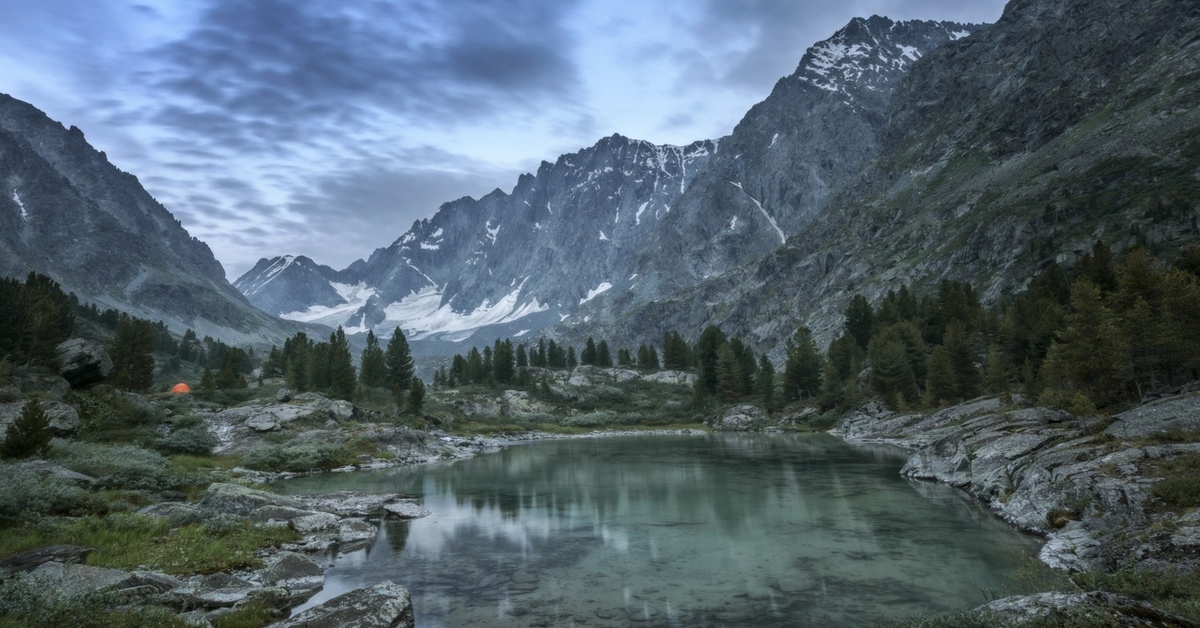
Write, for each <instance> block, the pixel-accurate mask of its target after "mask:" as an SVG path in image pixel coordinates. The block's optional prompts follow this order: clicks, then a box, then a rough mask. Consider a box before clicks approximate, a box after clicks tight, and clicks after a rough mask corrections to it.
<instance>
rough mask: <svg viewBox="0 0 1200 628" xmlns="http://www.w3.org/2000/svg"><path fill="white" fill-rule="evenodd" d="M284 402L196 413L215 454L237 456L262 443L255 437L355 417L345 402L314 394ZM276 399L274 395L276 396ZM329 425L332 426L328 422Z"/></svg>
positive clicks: (291, 398) (261, 401)
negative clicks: (205, 422)
mask: <svg viewBox="0 0 1200 628" xmlns="http://www.w3.org/2000/svg"><path fill="white" fill-rule="evenodd" d="M286 397H287V399H288V400H287V401H270V400H259V401H254V402H252V403H248V404H246V405H242V406H238V407H235V408H229V409H227V410H222V411H220V412H213V413H208V414H200V416H204V417H205V418H206V419H207V420H208V423H209V426H210V429H211V430H212V432H213V433H214V434H215V435H216V436H217V441H218V444H217V446H216V448H215V449H214V451H215V452H217V453H237V452H243V451H246V450H249V449H252V448H254V447H257V446H260V445H262V444H265V441H263V440H262V439H261V438H259V437H257V435H258V434H263V433H268V432H278V431H281V430H285V429H288V428H291V427H295V426H307V427H310V428H311V427H314V426H317V425H320V426H326V425H332V426H333V427H336V426H337V424H338V422H341V421H346V420H349V419H352V418H354V417H355V416H357V413H358V409H357V408H356V407H355V406H354V404H352V403H350V402H349V401H344V400H341V399H329V398H328V397H324V396H322V395H319V394H317V393H301V394H299V395H295V396H291V395H290V391H289V395H287V396H286ZM277 398H278V395H277ZM330 422H332V423H330Z"/></svg>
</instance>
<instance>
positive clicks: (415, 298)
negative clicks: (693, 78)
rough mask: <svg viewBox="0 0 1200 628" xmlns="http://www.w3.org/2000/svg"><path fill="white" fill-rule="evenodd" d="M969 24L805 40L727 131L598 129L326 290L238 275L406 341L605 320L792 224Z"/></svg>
mask: <svg viewBox="0 0 1200 628" xmlns="http://www.w3.org/2000/svg"><path fill="white" fill-rule="evenodd" d="M977 29H978V27H976V26H971V25H962V24H952V23H944V22H917V21H913V22H893V21H892V20H889V19H886V18H880V17H873V18H870V19H856V20H854V21H852V22H851V23H850V24H849V25H847V26H846V27H845V28H843V29H842V30H840V31H838V32H837V33H836V34H835V35H834V36H833V37H831V38H830V39H828V40H826V41H824V42H820V43H818V44H816V45H814V46H813V47H812V48H811V49H809V51H808V52H807V53H806V54H805V56H804V58H803V59H802V61H801V63H800V65H799V66H798V68H797V70H796V71H795V72H794V73H793V74H792V75H790V76H788V77H785V78H783V79H781V80H780V81H779V83H778V84H777V85H776V86H775V89H774V90H773V92H772V93H771V95H770V96H769V97H768V98H767V99H766V100H764V101H763V102H762V103H760V104H758V105H757V106H755V107H754V109H752V110H751V111H750V112H749V113H748V114H747V115H746V117H745V119H744V120H743V121H742V122H741V123H740V124H739V125H738V126H737V128H736V129H734V131H733V133H732V134H731V135H730V136H729V137H727V138H723V139H720V140H713V141H699V142H694V143H692V144H689V145H687V146H658V145H653V144H650V143H648V142H643V141H639V140H633V139H629V138H625V137H622V136H619V135H614V136H611V137H608V138H604V139H602V140H600V141H599V142H597V143H596V144H595V145H594V146H592V147H590V148H586V149H583V150H581V151H579V152H577V153H573V154H569V155H563V156H561V157H559V158H558V159H557V160H556V161H555V162H554V163H549V162H543V164H542V165H541V167H540V168H539V169H538V170H537V172H536V173H534V174H530V175H525V176H523V177H521V178H520V180H519V181H518V182H517V184H516V186H515V187H514V188H513V190H512V192H511V193H509V194H505V193H504V192H501V191H499V190H497V191H495V192H493V193H491V194H489V195H487V196H484V197H483V198H480V199H478V200H476V199H471V198H464V199H459V200H457V201H453V202H450V203H446V204H444V205H443V206H442V207H441V208H440V209H439V210H438V212H437V213H436V214H435V215H434V216H433V217H431V218H429V219H428V220H421V221H418V222H417V223H415V224H414V225H413V226H412V228H411V229H410V230H409V231H408V232H407V233H405V234H403V235H402V236H401V237H400V238H398V239H397V240H396V241H395V242H394V243H393V244H392V245H391V246H389V247H387V248H385V249H380V250H377V251H375V252H374V253H373V254H372V255H371V256H370V257H369V258H368V259H367V260H366V261H365V262H363V263H356V264H355V265H353V266H351V267H350V268H348V269H346V270H344V271H340V272H338V273H337V278H327V279H326V282H327V284H328V285H327V286H326V287H324V288H320V287H318V286H315V284H314V281H316V282H317V283H320V281H319V280H317V279H315V278H316V277H317V276H318V275H319V273H318V274H314V273H306V274H304V275H303V276H301V275H300V274H299V271H295V272H292V271H287V272H278V273H275V270H277V269H278V266H277V264H278V262H277V260H263V262H261V263H260V264H259V266H258V267H256V268H255V269H254V270H252V271H251V272H250V273H247V275H245V276H243V277H242V278H240V279H239V280H238V282H237V285H238V286H239V287H240V288H242V289H243V291H244V292H245V294H246V295H247V296H248V297H249V298H250V300H251V302H253V303H255V304H256V305H258V306H259V307H261V308H263V309H265V310H266V311H268V312H270V313H272V314H281V315H283V316H285V317H288V318H293V319H296V320H305V321H312V322H322V323H325V324H329V325H333V324H345V325H347V326H348V328H349V329H350V330H351V331H356V332H362V331H365V330H366V329H367V328H374V329H376V331H377V332H378V331H387V332H390V330H391V328H392V327H393V326H395V325H399V326H401V327H403V328H404V329H405V330H406V331H408V332H409V333H410V336H412V337H414V338H415V339H418V340H420V339H443V340H459V341H461V340H465V339H468V338H470V337H471V336H472V335H473V334H479V335H480V336H479V338H478V340H482V341H488V342H490V340H491V339H492V338H494V337H496V336H504V335H520V334H524V333H535V332H538V331H539V330H544V329H546V328H549V327H551V326H555V325H558V324H560V323H564V321H565V323H564V325H565V327H563V328H562V329H563V330H564V332H563V333H568V334H569V333H570V330H571V329H572V325H590V324H593V323H602V322H603V321H611V320H612V319H613V318H614V317H615V316H618V315H620V314H622V313H624V312H626V311H628V310H629V309H630V308H632V307H635V306H636V305H638V304H643V303H649V302H654V301H656V300H660V299H664V298H667V297H669V296H671V295H672V294H674V293H675V292H677V291H679V290H681V289H686V288H689V287H691V286H693V285H695V284H696V283H697V282H699V281H703V280H704V279H706V278H709V277H713V276H717V275H720V274H721V273H725V272H728V271H730V270H731V269H734V268H736V267H738V266H739V265H741V264H744V263H746V262H747V261H750V260H753V259H756V258H758V257H760V256H762V255H765V254H767V253H769V252H771V251H773V250H775V249H776V248H778V247H779V246H780V245H781V244H782V243H784V242H785V241H786V239H787V237H788V236H790V235H793V234H796V233H798V232H800V231H801V230H803V229H804V228H805V227H806V226H807V225H808V224H810V223H811V222H812V221H813V220H814V218H815V217H817V216H819V215H820V213H821V211H822V208H823V207H824V205H825V203H826V202H827V201H828V200H829V198H830V196H831V194H832V193H833V191H834V190H836V189H837V188H838V187H839V186H840V185H842V184H843V183H844V182H846V181H847V180H849V178H850V177H852V176H854V175H855V174H857V173H858V172H860V171H861V169H862V168H863V166H864V165H865V164H866V163H867V162H868V160H869V158H870V157H871V156H873V155H874V154H876V152H877V151H878V146H879V139H880V134H881V132H882V130H883V128H884V126H885V123H886V119H887V116H886V111H887V107H888V103H889V102H890V101H891V95H892V92H893V91H894V89H895V88H896V86H897V85H899V83H900V81H901V79H902V78H903V77H904V76H905V74H906V73H907V72H908V70H909V69H910V68H911V67H912V66H913V64H914V63H915V62H916V60H917V59H919V58H921V57H922V56H923V55H925V54H927V53H928V52H930V51H931V50H934V49H936V48H937V47H938V46H941V45H943V44H945V43H946V42H949V41H954V40H956V39H960V38H962V37H965V36H967V35H968V34H970V33H971V32H974V31H975V30H977ZM310 266H315V265H306V266H304V268H309V267H310ZM291 268H293V269H294V268H296V267H291ZM325 275H329V273H325ZM321 276H324V275H321ZM334 284H338V285H334ZM334 293H337V294H339V295H341V298H340V299H336V298H333V297H332V296H331V295H332V294H334ZM285 295H287V296H285ZM289 308H291V309H289Z"/></svg>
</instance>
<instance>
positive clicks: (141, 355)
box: [108, 317, 154, 391]
mask: <svg viewBox="0 0 1200 628" xmlns="http://www.w3.org/2000/svg"><path fill="white" fill-rule="evenodd" d="M109 357H111V358H112V363H113V367H112V371H110V372H109V374H108V381H109V382H110V383H111V384H112V385H113V386H116V387H117V388H121V389H123V390H133V391H143V390H149V389H150V386H152V385H153V384H154V326H153V325H152V324H151V323H150V321H147V320H143V319H140V318H131V317H125V318H123V319H122V320H121V322H120V324H118V325H117V329H116V331H115V332H114V333H113V338H112V342H111V344H110V345H109Z"/></svg>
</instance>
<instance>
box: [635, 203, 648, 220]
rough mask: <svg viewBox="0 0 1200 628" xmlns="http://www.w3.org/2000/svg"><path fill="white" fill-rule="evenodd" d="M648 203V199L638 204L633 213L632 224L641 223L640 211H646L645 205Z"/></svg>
mask: <svg viewBox="0 0 1200 628" xmlns="http://www.w3.org/2000/svg"><path fill="white" fill-rule="evenodd" d="M649 204H650V201H645V202H643V203H642V204H641V205H638V208H637V213H636V214H634V215H633V224H635V225H640V224H642V212H644V211H646V206H647V205H649Z"/></svg>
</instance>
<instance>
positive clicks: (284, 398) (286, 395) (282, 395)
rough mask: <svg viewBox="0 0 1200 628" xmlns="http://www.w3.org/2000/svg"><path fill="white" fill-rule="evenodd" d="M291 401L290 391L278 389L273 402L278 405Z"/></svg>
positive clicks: (288, 389)
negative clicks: (276, 402)
mask: <svg viewBox="0 0 1200 628" xmlns="http://www.w3.org/2000/svg"><path fill="white" fill-rule="evenodd" d="M291 400H292V389H290V388H280V389H279V392H277V393H275V401H278V402H279V403H287V402H289V401H291Z"/></svg>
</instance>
